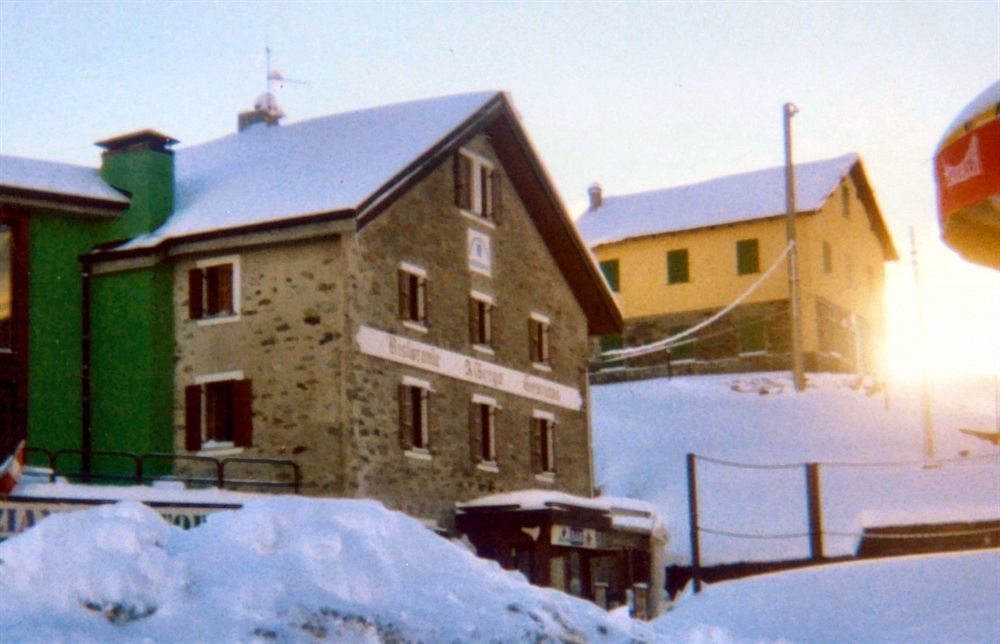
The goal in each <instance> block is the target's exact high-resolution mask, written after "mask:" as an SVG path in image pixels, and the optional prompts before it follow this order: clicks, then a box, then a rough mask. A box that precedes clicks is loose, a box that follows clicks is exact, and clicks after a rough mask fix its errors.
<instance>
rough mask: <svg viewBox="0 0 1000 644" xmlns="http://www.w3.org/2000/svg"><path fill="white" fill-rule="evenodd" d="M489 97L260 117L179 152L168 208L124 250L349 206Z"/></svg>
mask: <svg viewBox="0 0 1000 644" xmlns="http://www.w3.org/2000/svg"><path fill="white" fill-rule="evenodd" d="M495 96H497V93H496V92H479V93H471V94H458V95H454V96H445V97H439V98H431V99H425V100H418V101H412V102H407V103H397V104H393V105H385V106H381V107H375V108H370V109H363V110H358V111H354V112H346V113H343V114H334V115H331V116H325V117H321V118H316V119H311V120H308V121H303V122H301V123H295V124H291V125H282V126H268V125H266V124H263V123H258V124H256V125H252V126H250V127H248V128H246V129H245V130H243V131H242V132H238V133H234V134H231V135H229V136H225V137H223V138H220V139H216V140H215V141H210V142H208V143H203V144H200V145H195V146H192V147H187V148H180V149H177V150H175V164H176V165H175V177H176V189H175V193H174V204H175V210H174V213H173V214H172V215H171V216H170V217H169V218H168V219H167V221H166V222H165V223H164V224H163V226H161V227H160V228H159V229H157V230H156V231H155V232H154V233H153V234H152V235H146V236H143V237H139V238H137V239H135V240H133V241H132V242H131V243H130V244H128V245H127V246H126V247H131V248H135V247H144V246H152V245H156V244H158V243H160V242H162V241H165V240H167V239H171V238H177V237H187V236H190V235H198V234H201V233H207V232H214V231H219V230H225V229H232V228H242V227H246V226H254V225H259V224H266V223H271V222H279V221H281V220H285V219H294V218H299V217H306V216H309V215H319V214H325V213H333V212H337V211H348V210H354V209H356V208H358V207H359V206H360V205H362V204H363V203H364V202H365V201H366V200H367V199H368V198H369V197H371V196H372V195H373V194H375V193H376V192H377V191H378V190H379V189H380V188H381V187H383V186H384V185H385V184H386V183H387V182H389V181H390V180H392V179H393V178H394V177H396V176H397V175H398V174H399V173H401V172H402V171H404V170H405V169H406V168H407V167H408V166H410V165H411V164H412V163H413V162H414V161H416V160H417V159H419V158H420V157H421V155H422V154H424V153H425V152H427V151H428V150H430V149H431V148H433V147H434V146H435V144H437V143H439V142H441V141H442V139H444V138H445V137H447V136H448V135H449V134H450V133H451V132H453V131H454V130H455V129H456V128H457V127H458V126H459V125H461V124H462V123H463V122H465V121H466V120H467V119H469V118H470V117H471V116H473V115H474V114H475V113H476V112H478V111H479V110H480V109H481V108H483V107H484V106H485V105H486V103H487V102H489V101H490V99H492V98H494V97H495Z"/></svg>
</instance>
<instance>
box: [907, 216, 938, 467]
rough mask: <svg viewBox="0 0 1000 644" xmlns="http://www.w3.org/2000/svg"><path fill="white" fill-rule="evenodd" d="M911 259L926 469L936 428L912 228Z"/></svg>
mask: <svg viewBox="0 0 1000 644" xmlns="http://www.w3.org/2000/svg"><path fill="white" fill-rule="evenodd" d="M910 259H911V261H912V262H913V281H914V283H915V284H916V287H917V324H918V329H919V332H920V339H919V342H920V345H921V347H920V351H919V352H918V353H919V355H920V411H921V416H922V418H923V426H924V461H925V467H930V466H932V465H933V464H934V427H933V425H932V424H931V390H930V386H929V384H928V382H927V368H928V365H927V325H926V324H925V322H924V289H923V285H922V284H921V283H920V267H919V264H918V262H917V236H916V234H915V233H914V232H913V226H910Z"/></svg>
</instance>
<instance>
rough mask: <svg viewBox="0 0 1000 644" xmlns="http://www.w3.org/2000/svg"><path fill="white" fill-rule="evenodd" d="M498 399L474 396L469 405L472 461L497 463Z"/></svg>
mask: <svg viewBox="0 0 1000 644" xmlns="http://www.w3.org/2000/svg"><path fill="white" fill-rule="evenodd" d="M497 412H498V408H497V405H496V401H495V400H494V399H492V398H486V397H483V396H479V395H476V396H473V399H472V405H471V406H470V407H469V447H470V453H471V455H472V462H473V463H476V464H480V463H485V464H488V465H495V464H496V459H497V455H496V426H497V425H496V423H497Z"/></svg>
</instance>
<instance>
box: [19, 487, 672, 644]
mask: <svg viewBox="0 0 1000 644" xmlns="http://www.w3.org/2000/svg"><path fill="white" fill-rule="evenodd" d="M0 562H2V563H0V587H2V588H3V589H4V599H3V601H2V602H0V632H3V634H4V638H5V639H9V640H10V641H29V642H33V641H46V642H107V641H116V642H117V641H148V640H153V641H227V642H228V641H270V640H278V641H314V639H317V638H318V639H326V640H333V641H349V642H354V641H357V642H369V641H371V642H374V641H387V640H388V641H426V642H431V641H435V642H436V641H461V642H476V641H539V640H543V639H546V638H549V639H552V640H565V641H627V640H629V639H632V638H636V639H638V640H640V641H642V640H645V641H652V640H654V639H655V636H654V635H653V634H652V632H651V631H650V630H649V629H648V627H647V625H645V624H642V623H639V622H633V621H632V620H630V619H628V618H627V617H625V616H621V615H618V614H609V613H606V612H604V611H602V610H601V609H599V608H597V607H596V606H594V605H593V604H590V603H589V602H585V601H582V600H578V599H575V598H572V597H569V596H567V595H564V594H562V593H558V592H556V591H552V590H548V589H542V588H536V587H534V586H531V585H529V584H528V583H527V582H526V581H525V580H524V578H523V577H522V576H521V575H520V574H518V573H514V572H508V571H504V570H502V569H501V568H500V567H499V566H498V565H497V564H496V563H494V562H492V561H486V560H482V559H478V558H476V557H475V556H473V555H472V554H470V553H469V552H468V551H466V550H464V549H463V548H461V547H459V546H457V545H455V544H453V543H450V542H448V541H446V540H444V539H441V538H440V537H438V536H436V535H435V534H433V533H432V532H430V531H428V530H427V529H425V528H424V527H423V526H422V525H421V524H420V523H418V522H417V521H415V520H413V519H411V518H409V517H407V516H405V515H403V514H400V513H396V512H390V511H388V510H386V509H385V508H384V507H383V506H381V505H380V504H378V503H376V502H371V501H344V500H319V499H305V498H298V497H276V498H271V499H267V500H257V501H250V502H248V503H247V504H246V506H244V508H243V509H242V510H239V511H232V512H220V513H217V514H213V515H211V516H210V517H209V519H208V522H207V524H205V525H203V526H200V527H197V528H194V529H191V530H188V531H182V530H179V529H177V528H174V527H172V526H169V525H167V524H166V523H165V522H163V521H162V520H161V519H160V518H159V516H158V515H157V514H156V513H155V512H153V511H152V510H150V509H149V508H147V507H146V506H143V505H141V504H138V503H134V502H123V503H119V504H116V505H108V506H102V507H99V508H96V509H93V510H87V511H81V512H76V513H71V514H63V515H53V516H50V517H48V518H46V519H45V520H43V521H41V522H40V523H39V524H38V525H37V526H35V527H34V528H32V529H30V530H27V531H26V532H24V533H22V534H20V535H18V536H16V537H13V538H11V539H9V540H8V541H6V542H4V543H2V544H0Z"/></svg>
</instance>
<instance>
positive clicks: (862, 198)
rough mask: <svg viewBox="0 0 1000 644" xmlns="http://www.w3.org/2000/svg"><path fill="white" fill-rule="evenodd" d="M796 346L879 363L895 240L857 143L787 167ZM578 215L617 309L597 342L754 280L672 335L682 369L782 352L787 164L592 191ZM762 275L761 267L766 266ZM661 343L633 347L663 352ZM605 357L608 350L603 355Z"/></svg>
mask: <svg viewBox="0 0 1000 644" xmlns="http://www.w3.org/2000/svg"><path fill="white" fill-rule="evenodd" d="M796 172H797V181H796V183H797V194H798V200H797V204H798V208H797V210H798V213H797V215H796V229H797V238H798V257H799V280H800V293H801V298H800V302H801V309H800V310H801V319H802V329H803V349H804V353H805V362H806V368H807V369H808V370H812V371H828V370H830V371H858V372H869V373H872V372H878V371H879V368H880V364H881V346H882V342H883V337H884V333H885V316H884V310H883V307H884V304H883V299H884V293H885V274H884V263H885V262H886V261H890V260H894V259H897V255H896V250H895V248H894V246H893V243H892V240H891V238H890V236H889V233H888V230H887V228H886V226H885V223H884V221H883V219H882V215H881V212H880V210H879V208H878V205H877V203H876V202H875V197H874V193H873V191H872V189H871V186H870V185H869V182H868V180H867V178H866V176H865V173H864V170H863V167H862V165H861V161H860V160H859V159H858V158H857V156H856V155H853V154H851V155H846V156H844V157H838V158H835V159H829V160H826V161H820V162H815V163H809V164H801V165H800V166H797V168H796ZM591 196H592V204H591V208H590V209H589V210H588V211H587V212H586V213H584V215H583V216H582V217H581V218H580V220H579V222H578V223H579V226H580V229H581V232H582V234H583V235H584V237H585V238H586V239H587V241H588V243H589V244H590V245H591V247H592V249H593V251H594V254H595V255H596V256H597V258H598V259H599V261H600V262H601V267H602V270H603V271H604V274H605V277H606V279H607V281H608V284H609V287H610V288H611V290H612V291H613V292H615V296H616V299H617V300H618V302H619V304H620V306H621V308H622V312H623V315H624V317H625V322H626V323H625V331H624V333H623V335H622V336H611V337H608V338H604V339H603V342H602V346H603V348H604V349H606V350H607V349H613V348H618V347H621V346H640V345H645V344H648V343H651V342H654V341H656V340H660V339H662V338H666V337H670V336H673V335H676V334H680V333H682V332H684V331H685V330H687V329H690V328H691V327H694V326H695V325H698V324H700V323H702V322H703V321H705V320H707V319H708V318H710V317H712V316H713V315H715V314H716V313H718V312H719V311H720V310H722V309H723V308H724V307H726V306H728V305H729V304H730V303H731V302H734V301H735V300H737V298H739V297H741V296H742V295H743V294H744V292H745V291H747V290H749V289H751V288H752V287H755V286H756V288H755V290H753V291H752V292H751V293H750V294H749V295H748V296H746V297H745V299H744V300H742V302H741V303H740V304H739V305H738V306H736V307H735V308H734V309H733V310H732V311H731V312H730V313H729V314H727V315H725V316H723V317H722V318H720V319H719V320H718V321H717V322H714V323H712V324H710V325H708V326H706V327H704V328H703V329H702V330H700V331H698V332H697V333H694V334H692V336H691V339H692V341H691V342H689V343H686V344H681V345H678V346H675V347H673V349H672V350H671V351H670V362H671V367H673V368H674V371H675V372H680V373H685V372H688V373H706V372H725V371H759V370H776V369H785V368H788V367H789V365H790V360H789V346H790V337H791V336H790V333H791V331H790V326H789V325H790V322H789V320H790V307H789V295H788V293H789V283H788V273H787V269H786V267H785V266H784V265H781V266H778V267H775V270H774V271H773V272H772V273H770V274H769V275H766V273H767V271H768V269H769V268H771V266H772V265H773V264H774V263H775V262H776V261H778V260H779V258H780V257H781V256H782V254H783V253H784V251H785V248H786V245H787V233H786V221H785V216H784V214H783V211H784V198H785V191H784V169H783V168H772V169H768V170H762V171H758V172H752V173H748V174H744V175H736V176H732V177H724V178H721V179H715V180H712V181H708V182H705V183H702V184H696V185H692V186H683V187H679V188H671V189H667V190H661V191H655V192H651V193H640V194H637V195H626V196H622V197H608V198H603V197H602V196H600V194H599V188H595V189H592V195H591ZM765 275H766V276H765ZM666 360H667V357H666V354H665V353H660V354H653V355H649V356H645V357H642V358H636V359H632V360H630V364H631V365H632V366H643V365H647V366H648V365H658V364H664V363H665V362H666ZM611 364H612V365H615V363H611Z"/></svg>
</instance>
